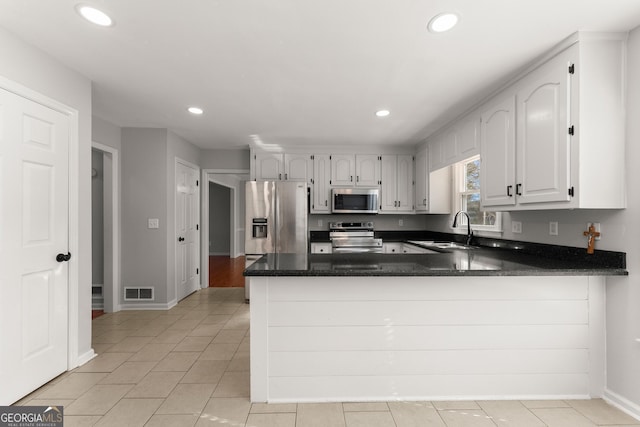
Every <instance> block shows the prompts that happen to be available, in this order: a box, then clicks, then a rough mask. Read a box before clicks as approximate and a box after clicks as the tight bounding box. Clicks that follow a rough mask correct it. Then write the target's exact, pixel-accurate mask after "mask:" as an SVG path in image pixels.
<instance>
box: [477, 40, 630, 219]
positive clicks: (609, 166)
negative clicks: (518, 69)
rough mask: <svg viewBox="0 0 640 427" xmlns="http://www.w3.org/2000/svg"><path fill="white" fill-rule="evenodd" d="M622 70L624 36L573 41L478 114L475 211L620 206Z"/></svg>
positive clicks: (622, 194) (622, 193)
mask: <svg viewBox="0 0 640 427" xmlns="http://www.w3.org/2000/svg"><path fill="white" fill-rule="evenodd" d="M623 70H624V35H621V36H616V35H608V37H607V38H606V39H598V38H596V37H594V36H591V37H588V38H584V39H580V38H579V37H578V39H577V40H576V41H575V42H574V43H573V44H571V45H570V46H569V47H568V48H566V49H564V50H562V51H559V53H557V54H556V55H553V56H551V57H550V59H548V60H547V61H546V62H544V63H543V64H542V65H540V66H539V67H537V68H535V69H533V71H531V72H530V73H529V74H527V75H526V76H524V77H523V78H521V79H519V80H518V81H516V83H514V84H513V85H512V86H511V87H509V88H508V89H506V90H505V91H503V93H502V94H501V95H498V97H497V98H496V99H499V101H498V102H497V103H495V104H493V103H492V104H490V106H489V107H488V108H486V109H484V112H483V114H482V125H481V126H482V132H481V153H482V154H481V159H482V166H481V194H482V206H483V207H491V208H492V209H495V210H531V209H574V208H588V209H596V208H612V209H615V208H624V207H625V204H626V201H625V190H626V189H625V180H624V165H625V157H624V144H625V142H624V98H623V93H624V91H623V88H624V84H625V83H624V73H623ZM512 110H513V111H512ZM507 123H508V126H507ZM516 129H517V133H516Z"/></svg>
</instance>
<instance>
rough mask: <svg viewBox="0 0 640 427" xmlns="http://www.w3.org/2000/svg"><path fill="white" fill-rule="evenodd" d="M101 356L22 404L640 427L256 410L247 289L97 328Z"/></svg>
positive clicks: (563, 419)
mask: <svg viewBox="0 0 640 427" xmlns="http://www.w3.org/2000/svg"><path fill="white" fill-rule="evenodd" d="M93 348H94V349H95V351H96V353H98V356H97V357H96V358H94V359H93V360H91V361H90V362H89V363H87V364H85V365H84V366H81V367H79V368H77V369H75V370H73V371H71V372H67V373H65V374H63V375H61V376H60V377H58V378H56V379H55V380H53V381H51V382H50V383H48V384H46V385H45V386H43V387H42V388H40V389H38V390H36V391H35V392H34V393H32V394H31V395H29V396H27V397H26V398H24V399H22V400H21V401H20V402H19V404H25V405H63V406H64V412H65V422H64V424H65V427H74V426H94V425H95V426H100V427H104V426H118V427H121V426H178V427H182V426H185V427H193V426H228V427H333V426H336V427H387V426H388V427H419V426H449V427H454V426H456V427H457V426H465V427H472V426H493V427H495V426H505V427H506V426H516V427H528V426H536V427H537V426H550V427H580V426H617V427H623V426H639V427H640V421H638V420H635V419H634V418H632V417H630V416H628V415H626V414H624V413H623V412H621V411H619V410H617V409H615V408H613V407H612V406H610V405H608V404H607V403H606V402H604V401H603V400H600V399H594V400H569V401H462V402H458V401H456V402H377V403H309V404H251V402H250V401H249V306H248V305H246V304H244V289H242V288H208V289H204V290H201V291H199V292H197V293H195V294H193V295H191V296H189V297H188V298H186V299H185V300H183V301H182V302H180V304H178V305H177V306H176V307H174V308H173V309H171V310H169V311H135V312H134V311H121V312H118V313H113V314H106V315H104V316H101V317H99V318H97V319H95V320H93Z"/></svg>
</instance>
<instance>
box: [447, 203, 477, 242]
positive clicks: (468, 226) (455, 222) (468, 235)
mask: <svg viewBox="0 0 640 427" xmlns="http://www.w3.org/2000/svg"><path fill="white" fill-rule="evenodd" d="M460 214H464V216H466V217H467V245H470V244H471V238H473V231H471V218H469V214H468V213H466V212H465V211H458V213H456V216H454V217H453V225H452V227H453V228H456V227H457V226H458V215H460Z"/></svg>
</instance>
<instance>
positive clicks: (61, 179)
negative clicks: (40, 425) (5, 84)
mask: <svg viewBox="0 0 640 427" xmlns="http://www.w3.org/2000/svg"><path fill="white" fill-rule="evenodd" d="M69 129H70V125H69V117H68V116H67V115H65V114H63V113H60V112H58V111H55V110H52V109H50V108H48V107H45V106H43V105H41V104H38V103H36V102H33V101H30V100H28V99H26V98H22V97H20V96H18V95H15V94H13V93H11V92H8V91H5V90H3V89H0V201H1V203H0V384H2V386H0V405H7V404H10V403H13V402H15V401H16V400H18V399H19V398H21V397H22V396H24V395H26V394H27V393H29V392H31V391H33V390H35V389H36V388H38V387H39V386H41V385H42V384H44V383H46V382H47V381H49V380H51V379H52V378H54V377H56V376H57V375H59V374H60V373H62V372H64V371H66V370H67V351H68V344H67V343H68V320H67V317H68V292H69V289H68V287H69V272H68V271H69V269H68V265H69V262H68V261H69V259H67V258H66V257H65V255H67V254H68V245H69ZM58 254H60V255H61V256H62V257H61V258H60V261H58V260H56V258H57V255H58ZM71 262H73V259H71Z"/></svg>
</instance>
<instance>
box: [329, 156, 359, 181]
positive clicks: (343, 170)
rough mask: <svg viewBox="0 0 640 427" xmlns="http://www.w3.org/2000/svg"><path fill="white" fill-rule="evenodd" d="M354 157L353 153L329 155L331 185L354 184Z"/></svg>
mask: <svg viewBox="0 0 640 427" xmlns="http://www.w3.org/2000/svg"><path fill="white" fill-rule="evenodd" d="M355 175H356V158H355V156H354V155H353V154H333V155H331V185H332V186H353V185H355Z"/></svg>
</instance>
